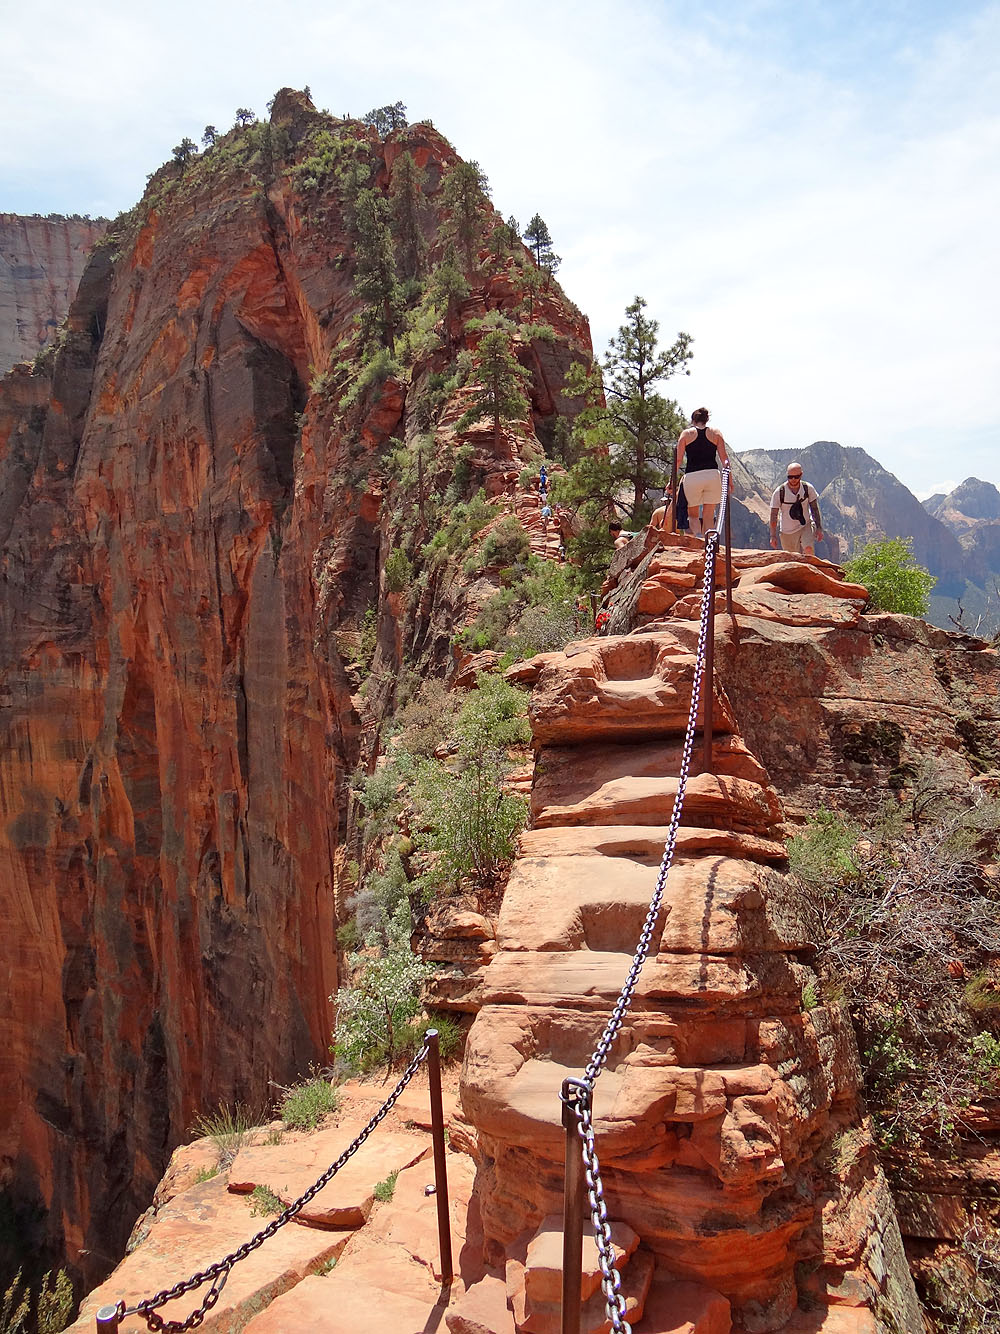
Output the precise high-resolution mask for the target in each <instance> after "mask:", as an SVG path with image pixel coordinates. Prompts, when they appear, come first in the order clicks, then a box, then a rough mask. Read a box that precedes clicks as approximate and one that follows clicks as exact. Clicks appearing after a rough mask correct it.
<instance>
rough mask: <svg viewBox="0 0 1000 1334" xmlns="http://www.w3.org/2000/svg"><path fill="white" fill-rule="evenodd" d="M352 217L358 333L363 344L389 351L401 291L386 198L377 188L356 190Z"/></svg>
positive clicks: (394, 331) (401, 309)
mask: <svg viewBox="0 0 1000 1334" xmlns="http://www.w3.org/2000/svg"><path fill="white" fill-rule="evenodd" d="M353 216H354V226H355V230H356V233H357V245H356V252H355V253H356V258H357V264H356V268H355V272H354V291H355V295H356V296H357V297H358V298H359V299H360V300H361V301H362V302H363V303H364V308H363V310H362V313H361V336H362V339H363V340H364V341H365V343H367V344H372V343H376V344H378V343H384V345H385V346H386V347H388V349H389V351H390V353H392V352H394V351H395V336H396V328H397V326H398V324H399V318H400V315H401V314H402V311H403V291H402V288H401V287H400V285H399V279H398V278H397V276H396V258H395V254H394V251H393V244H392V232H391V229H390V225H389V204H388V201H387V200H386V198H385V196H384V195H383V194H382V193H381V192H380V191H378V190H370V189H364V190H359V191H358V193H357V195H356V196H355V200H354V207H353Z"/></svg>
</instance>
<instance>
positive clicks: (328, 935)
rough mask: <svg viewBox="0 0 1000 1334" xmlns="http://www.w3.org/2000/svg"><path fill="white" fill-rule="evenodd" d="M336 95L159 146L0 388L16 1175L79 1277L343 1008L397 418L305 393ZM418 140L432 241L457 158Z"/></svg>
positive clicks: (382, 154)
mask: <svg viewBox="0 0 1000 1334" xmlns="http://www.w3.org/2000/svg"><path fill="white" fill-rule="evenodd" d="M321 123H322V124H324V125H326V126H328V127H329V126H330V124H331V123H330V122H329V119H328V118H326V117H323V118H320V117H318V116H316V114H315V113H314V112H312V110H311V108H310V107H308V105H307V104H306V103H305V101H304V99H301V98H299V97H297V96H295V97H292V96H289V95H282V96H281V97H280V98H279V100H278V103H277V105H276V108H275V113H274V118H273V121H272V128H274V129H275V130H276V131H277V130H278V129H280V132H281V136H282V153H283V155H284V156H283V158H282V160H281V161H278V160H277V158H275V159H274V160H273V161H272V160H271V158H270V140H266V141H264V140H262V142H263V143H264V147H265V148H266V149H267V150H268V151H267V153H265V154H263V155H262V154H258V156H257V158H255V159H253V160H251V161H250V162H249V165H247V159H246V155H244V157H243V158H242V159H237V158H234V156H233V154H230V159H232V160H230V161H229V162H228V165H227V159H226V156H225V153H224V149H222V148H220V150H216V151H217V152H219V154H220V155H219V158H218V159H217V164H216V166H215V167H214V168H213V169H210V163H209V159H208V158H206V160H205V161H204V162H203V163H201V164H199V169H200V175H195V176H190V177H188V178H187V180H186V181H183V182H181V181H176V182H174V183H173V185H172V188H170V189H167V188H164V185H165V183H166V184H170V182H171V178H170V176H169V174H167V169H165V172H164V173H160V174H159V178H158V179H159V185H158V184H157V178H154V185H153V191H154V192H156V193H155V194H151V195H150V196H149V197H148V198H147V201H146V204H145V206H143V207H142V208H141V209H140V210H139V211H138V213H137V216H136V219H135V220H134V223H133V225H132V229H131V233H130V234H129V235H128V236H127V238H126V239H125V240H124V241H122V242H121V243H120V253H118V254H117V255H116V254H115V253H114V250H113V249H112V248H111V247H110V246H107V247H104V248H102V250H100V251H99V252H98V253H97V256H96V257H95V259H94V261H93V262H92V263H91V265H90V267H89V269H88V271H87V273H86V275H85V277H84V279H83V283H82V285H81V289H80V293H79V295H78V298H77V300H76V302H75V304H74V306H73V309H72V312H71V316H70V332H69V334H68V337H67V340H66V346H65V347H64V348H63V350H62V351H61V352H60V353H59V355H58V356H57V357H56V359H55V361H54V364H53V366H52V367H51V369H50V370H48V371H47V372H45V373H44V374H43V373H38V374H34V375H32V374H29V373H28V371H27V369H26V368H25V369H24V370H23V371H18V372H15V373H13V374H11V375H10V376H9V377H8V378H7V380H6V381H4V382H3V383H2V384H0V570H2V584H0V732H2V735H0V924H2V930H0V973H2V975H3V976H4V977H5V978H9V979H10V981H9V984H8V985H7V987H5V989H4V993H3V996H2V999H0V1010H2V1023H3V1032H4V1034H5V1042H4V1044H3V1048H2V1050H0V1164H2V1167H0V1171H2V1173H3V1176H2V1179H0V1186H2V1187H3V1188H5V1189H7V1190H9V1191H11V1192H12V1193H13V1196H14V1198H15V1199H16V1200H19V1201H26V1200H32V1199H35V1200H37V1201H38V1202H40V1203H41V1204H43V1205H45V1206H46V1207H48V1208H49V1210H50V1213H49V1230H50V1234H51V1235H54V1236H58V1235H59V1232H60V1231H61V1230H62V1231H64V1233H65V1238H66V1241H67V1244H68V1253H69V1255H70V1258H71V1259H75V1260H77V1261H78V1263H79V1265H80V1267H81V1269H82V1270H83V1273H84V1276H85V1277H87V1278H91V1279H92V1278H93V1277H95V1276H97V1275H98V1274H100V1273H102V1272H106V1271H107V1269H108V1268H109V1267H110V1265H111V1264H113V1263H114V1261H115V1260H116V1259H117V1258H118V1256H119V1255H120V1253H121V1250H122V1248H123V1246H124V1241H125V1239H126V1237H127V1235H128V1229H129V1227H130V1226H131V1223H132V1221H133V1219H134V1217H135V1215H136V1213H137V1212H138V1211H139V1209H140V1208H142V1207H143V1206H144V1205H145V1203H146V1202H147V1201H148V1197H149V1194H150V1193H151V1190H152V1188H153V1186H154V1185H155V1183H156V1181H157V1179H158V1177H159V1175H160V1172H161V1170H162V1168H163V1166H164V1164H165V1162H166V1157H167V1154H168V1153H169V1151H170V1149H171V1148H172V1147H173V1146H174V1145H175V1144H176V1143H177V1142H178V1140H179V1138H180V1137H181V1136H182V1134H183V1133H184V1132H185V1130H186V1129H187V1128H188V1127H189V1126H190V1125H191V1122H192V1120H193V1118H194V1117H195V1115H196V1114H197V1113H198V1112H199V1111H200V1110H203V1109H205V1108H211V1107H213V1106H215V1105H216V1104H217V1103H218V1102H219V1101H220V1100H222V1099H226V1100H234V1099H239V1100H243V1101H248V1102H251V1103H253V1102H256V1103H257V1104H258V1105H263V1104H264V1102H265V1101H266V1100H267V1094H268V1091H269V1090H268V1082H269V1081H270V1080H278V1081H287V1080H290V1079H292V1078H294V1077H295V1076H296V1075H298V1074H299V1073H301V1072H302V1071H303V1070H304V1069H305V1068H306V1066H307V1064H308V1063H309V1061H310V1060H316V1059H322V1058H323V1056H324V1054H325V1052H326V1048H327V1044H328V1042H329V1036H330V1032H331V1026H332V1015H331V1012H330V1007H329V1002H328V997H329V995H330V993H331V992H332V991H333V990H334V989H335V987H336V980H337V979H336V960H335V952H334V944H335V941H334V921H333V917H334V898H335V891H336V884H335V870H334V868H335V864H336V862H337V855H336V854H337V848H338V846H339V843H340V839H341V829H342V822H343V819H344V800H343V797H344V792H345V788H344V784H343V778H344V774H345V772H346V771H347V770H349V769H350V768H353V766H354V764H355V762H356V758H357V747H358V739H359V738H358V734H359V727H360V720H359V718H358V715H357V714H356V712H355V709H354V704H353V702H352V699H351V695H350V689H351V688H350V686H349V685H348V681H347V677H346V676H345V672H344V665H343V663H342V662H341V659H340V658H339V657H338V654H337V651H336V648H335V643H336V640H335V635H334V632H335V631H336V630H337V627H338V625H343V624H345V619H346V623H348V624H349V625H350V624H352V623H351V621H350V618H351V617H352V616H356V614H357V613H358V612H359V610H363V609H364V607H366V606H368V605H375V604H376V603H377V598H378V570H379V549H380V541H381V534H380V526H379V525H380V502H381V494H382V484H381V481H379V480H378V477H377V475H376V473H375V469H376V468H377V467H378V462H377V459H378V455H379V452H380V450H382V448H383V446H384V445H385V442H386V440H387V438H388V437H389V436H390V435H391V434H393V433H397V432H398V433H400V434H402V433H403V432H404V431H405V430H407V429H409V427H408V421H409V418H408V414H407V412H406V402H405V398H406V389H405V386H403V385H400V384H398V383H396V382H394V381H392V380H390V381H388V382H387V383H386V384H385V385H384V386H383V388H382V389H381V390H380V391H376V392H375V393H374V395H373V394H369V395H368V396H367V398H366V397H365V396H364V395H363V396H362V398H361V399H360V400H359V402H358V404H357V405H356V406H355V408H354V410H353V413H352V415H350V416H349V417H345V416H343V415H341V414H339V412H338V410H337V405H336V399H335V398H331V397H330V396H329V395H328V394H327V393H324V392H322V391H318V392H317V393H315V394H313V393H311V392H310V390H309V387H308V386H309V382H310V378H311V377H313V376H314V374H315V371H314V369H313V368H322V367H326V366H328V365H329V364H330V360H331V351H332V349H334V348H337V347H338V346H339V345H340V344H341V343H342V340H344V341H346V342H347V343H350V341H351V340H352V339H353V337H354V331H353V320H354V317H355V314H356V312H357V304H356V302H355V300H354V297H353V295H352V268H353V265H352V263H351V252H352V246H353V240H352V237H351V235H350V233H349V231H348V228H347V223H346V221H345V216H344V212H343V209H342V200H341V196H340V194H339V193H338V189H337V187H336V186H335V185H334V184H332V183H331V184H330V186H329V188H326V187H323V188H321V189H318V190H317V189H313V190H312V192H311V194H310V196H309V199H308V203H306V202H304V200H303V198H302V197H301V196H300V195H299V194H297V193H296V192H295V190H294V188H293V186H292V184H291V182H292V180H293V178H292V176H291V171H290V168H291V166H292V165H294V161H295V154H296V151H297V148H296V145H297V144H298V143H299V142H300V141H302V140H303V139H305V138H307V137H308V135H309V134H310V133H312V132H314V131H315V129H316V128H317V126H319V125H320V124H321ZM258 128H259V127H258ZM354 131H355V132H356V133H360V134H361V135H365V134H366V131H364V130H363V129H361V127H354ZM224 142H225V141H224ZM367 144H368V146H367V149H366V151H367V152H370V153H371V154H372V155H374V158H375V168H376V180H377V181H378V182H379V183H381V184H382V185H383V188H384V186H385V184H386V183H387V181H388V178H389V171H390V168H391V161H392V154H391V153H390V151H389V150H390V147H391V146H390V145H387V144H382V143H380V142H379V141H378V140H377V138H375V137H374V135H372V134H370V135H369V139H368V141H367ZM410 147H411V151H413V152H414V154H415V156H417V157H418V161H419V162H420V165H426V166H427V167H428V172H427V176H426V180H427V182H428V185H427V189H428V191H429V192H431V197H430V199H429V212H428V224H427V225H428V233H429V237H430V239H431V242H432V244H433V243H434V238H435V236H436V231H435V229H436V227H437V226H438V223H439V220H440V218H439V213H438V211H436V205H435V204H434V199H433V192H434V191H436V190H437V189H439V184H440V177H441V173H442V170H443V169H444V168H445V167H446V166H447V165H449V164H450V163H451V162H453V161H454V155H453V154H452V152H451V150H450V148H449V147H448V146H447V144H446V143H445V142H444V141H443V140H442V139H441V138H440V137H439V136H437V135H436V134H435V133H434V132H433V131H431V130H429V129H428V130H427V131H426V133H420V134H418V133H416V132H411V136H410ZM303 151H306V150H305V149H303ZM397 152H398V149H397ZM262 157H263V161H262V160H261V159H262ZM583 336H584V337H586V330H585V326H583ZM338 355H343V353H338ZM334 360H336V358H334ZM543 373H544V372H543V369H542V368H539V367H536V375H537V376H539V381H538V384H537V385H536V392H538V393H540V394H541V396H542V397H544V385H543V384H542V383H541V377H542V376H543ZM314 383H316V382H315V380H314ZM539 385H541V388H539ZM388 665H389V666H390V667H391V665H392V664H391V663H390V664H388ZM397 665H398V664H397Z"/></svg>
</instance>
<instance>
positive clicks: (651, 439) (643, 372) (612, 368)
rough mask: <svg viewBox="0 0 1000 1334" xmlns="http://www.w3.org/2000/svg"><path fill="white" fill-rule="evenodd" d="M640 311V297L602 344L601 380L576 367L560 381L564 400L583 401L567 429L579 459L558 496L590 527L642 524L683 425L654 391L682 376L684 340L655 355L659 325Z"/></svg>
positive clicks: (686, 355) (687, 355)
mask: <svg viewBox="0 0 1000 1334" xmlns="http://www.w3.org/2000/svg"><path fill="white" fill-rule="evenodd" d="M645 308H646V302H645V301H644V300H643V298H642V297H641V296H637V297H636V298H635V300H634V301H633V302H632V303H631V305H629V306H628V307H627V308H626V311H625V323H624V324H623V325H621V327H620V328H619V330H618V333H617V334H616V335H615V337H614V338H612V339H611V341H610V343H609V344H608V351H607V353H606V354H605V357H604V361H603V376H602V374H601V372H600V371H599V370H598V369H597V367H596V366H594V367H592V368H589V369H588V368H587V367H586V366H585V365H584V364H583V363H582V362H575V363H574V364H573V366H571V367H570V370H569V372H568V373H567V376H566V380H565V385H564V390H563V392H564V393H566V394H570V395H573V396H576V397H583V398H584V408H583V411H582V412H581V413H580V414H579V416H578V417H577V420H576V423H575V426H574V436H575V438H576V442H577V444H578V446H579V447H580V449H581V457H580V460H579V462H578V463H576V464H574V466H573V467H572V468H571V469H570V470H569V474H568V476H567V478H566V480H565V481H562V482H561V483H560V485H559V487H558V491H557V494H558V498H559V499H560V500H562V501H563V502H564V503H566V504H568V505H571V506H572V507H574V508H577V509H582V510H583V512H584V514H585V517H587V518H589V519H591V520H595V521H596V520H597V519H598V518H599V517H602V516H606V515H607V514H609V513H620V514H622V515H624V516H625V517H627V518H628V519H630V520H631V521H632V522H633V523H638V522H641V521H643V520H644V519H645V517H646V513H645V511H646V509H647V503H646V492H647V490H649V489H653V488H656V489H661V488H663V487H664V486H666V485H667V483H668V481H669V475H670V473H669V470H670V465H671V462H672V459H673V446H674V442H675V441H676V439H677V436H678V435H679V434H680V432H681V431H682V430H683V429H684V426H685V424H686V423H685V419H684V417H683V415H682V414H681V411H680V409H679V408H678V406H677V404H676V403H675V402H673V401H671V400H669V399H666V398H664V397H663V396H662V394H660V393H658V392H657V390H656V388H655V386H656V385H657V384H659V383H660V382H662V381H663V380H667V379H669V378H670V377H671V376H674V375H678V374H684V375H687V374H689V371H688V369H687V363H688V362H689V361H690V360H691V356H692V352H691V338H690V336H689V335H688V334H685V333H680V334H678V335H677V338H676V339H675V341H674V342H673V343H672V344H671V346H670V347H668V348H666V349H664V350H661V349H660V348H659V347H658V346H657V335H658V332H659V324H658V322H657V321H656V320H652V319H650V318H649V317H648V316H647V315H646V314H645V313H644V311H645ZM627 492H631V494H630V495H627V494H626V493H627Z"/></svg>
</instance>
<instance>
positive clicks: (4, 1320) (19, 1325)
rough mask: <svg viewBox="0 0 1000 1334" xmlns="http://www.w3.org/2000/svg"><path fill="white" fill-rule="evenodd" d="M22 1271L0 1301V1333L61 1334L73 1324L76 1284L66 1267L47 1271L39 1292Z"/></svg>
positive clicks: (18, 1272) (16, 1275)
mask: <svg viewBox="0 0 1000 1334" xmlns="http://www.w3.org/2000/svg"><path fill="white" fill-rule="evenodd" d="M23 1275H24V1271H23V1270H20V1269H19V1270H18V1271H17V1273H16V1274H15V1275H14V1278H13V1280H12V1281H11V1283H10V1286H9V1287H8V1288H7V1290H6V1291H5V1292H4V1294H3V1298H2V1300H0V1334H27V1331H28V1330H29V1329H30V1330H33V1331H34V1334H59V1331H60V1330H63V1329H65V1328H66V1326H67V1325H68V1324H69V1318H70V1313H71V1312H72V1310H73V1285H72V1283H71V1282H70V1280H69V1275H68V1274H67V1273H66V1271H65V1269H59V1270H49V1271H48V1272H47V1273H46V1274H43V1276H42V1280H41V1283H40V1284H39V1288H38V1295H37V1296H36V1297H35V1298H32V1294H31V1292H30V1290H29V1288H28V1286H27V1284H26V1283H25V1282H24V1277H23Z"/></svg>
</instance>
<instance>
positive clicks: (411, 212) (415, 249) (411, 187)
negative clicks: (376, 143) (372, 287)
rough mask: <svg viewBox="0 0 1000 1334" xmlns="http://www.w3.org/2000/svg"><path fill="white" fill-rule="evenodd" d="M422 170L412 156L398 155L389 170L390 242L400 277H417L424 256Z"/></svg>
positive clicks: (424, 209) (421, 267)
mask: <svg viewBox="0 0 1000 1334" xmlns="http://www.w3.org/2000/svg"><path fill="white" fill-rule="evenodd" d="M423 177H424V173H423V171H422V170H421V169H420V168H419V167H418V166H417V164H416V162H415V161H414V159H413V154H412V153H402V154H400V157H399V159H398V161H397V162H396V165H395V166H394V167H393V169H392V182H391V184H390V186H389V205H390V210H391V226H392V235H393V239H394V240H395V242H396V249H397V255H398V262H399V270H400V273H401V274H402V275H403V277H404V278H419V277H420V275H421V273H422V272H423V269H424V261H425V260H426V257H427V242H426V241H425V239H424V228H423V219H424V214H425V213H426V209H427V205H426V201H425V199H424V193H423Z"/></svg>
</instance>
